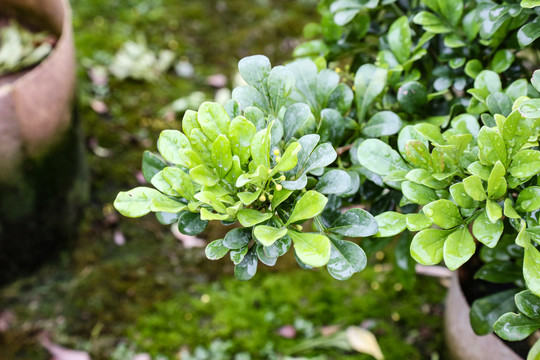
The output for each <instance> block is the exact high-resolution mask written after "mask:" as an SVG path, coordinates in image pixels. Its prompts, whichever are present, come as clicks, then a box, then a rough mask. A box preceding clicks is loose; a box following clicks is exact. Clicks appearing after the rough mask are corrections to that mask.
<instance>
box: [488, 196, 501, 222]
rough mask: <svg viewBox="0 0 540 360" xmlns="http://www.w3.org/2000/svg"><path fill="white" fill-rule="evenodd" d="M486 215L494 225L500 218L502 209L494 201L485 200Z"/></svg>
mask: <svg viewBox="0 0 540 360" xmlns="http://www.w3.org/2000/svg"><path fill="white" fill-rule="evenodd" d="M486 213H487V217H488V219H489V221H491V222H492V223H495V222H496V221H497V220H499V219H500V218H501V217H502V209H501V207H500V206H499V204H497V203H496V202H495V201H493V200H490V199H487V201H486Z"/></svg>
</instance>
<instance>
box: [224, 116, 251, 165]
mask: <svg viewBox="0 0 540 360" xmlns="http://www.w3.org/2000/svg"><path fill="white" fill-rule="evenodd" d="M256 133H257V128H256V127H255V125H253V123H252V122H251V121H249V120H247V119H246V118H245V117H243V116H237V117H236V118H234V120H233V121H231V124H230V126H229V131H228V133H227V136H228V138H229V140H230V142H231V149H232V153H233V154H234V155H236V156H238V157H239V158H240V163H241V164H246V163H247V162H248V160H249V157H250V155H251V139H252V138H253V136H254V135H255V134H256Z"/></svg>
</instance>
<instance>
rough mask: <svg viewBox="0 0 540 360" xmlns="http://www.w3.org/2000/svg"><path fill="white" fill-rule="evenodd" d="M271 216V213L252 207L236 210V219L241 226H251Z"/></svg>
mask: <svg viewBox="0 0 540 360" xmlns="http://www.w3.org/2000/svg"><path fill="white" fill-rule="evenodd" d="M271 217H272V213H262V212H260V211H257V210H253V209H242V210H240V211H239V212H238V221H239V222H240V224H242V226H245V227H251V226H253V225H257V224H259V223H262V222H263V221H266V220H268V219H270V218H271Z"/></svg>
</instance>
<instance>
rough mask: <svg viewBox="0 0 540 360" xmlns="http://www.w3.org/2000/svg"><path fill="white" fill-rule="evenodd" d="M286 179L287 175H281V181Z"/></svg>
mask: <svg viewBox="0 0 540 360" xmlns="http://www.w3.org/2000/svg"><path fill="white" fill-rule="evenodd" d="M285 179H287V178H286V177H285V175H281V176H280V177H279V180H281V181H285Z"/></svg>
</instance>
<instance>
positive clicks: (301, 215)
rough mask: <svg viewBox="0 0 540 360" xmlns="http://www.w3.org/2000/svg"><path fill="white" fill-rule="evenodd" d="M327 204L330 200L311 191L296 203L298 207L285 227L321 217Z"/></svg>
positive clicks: (295, 207)
mask: <svg viewBox="0 0 540 360" xmlns="http://www.w3.org/2000/svg"><path fill="white" fill-rule="evenodd" d="M327 202H328V199H327V198H326V197H325V196H324V195H322V194H320V193H318V192H316V191H313V190H310V191H308V192H306V193H305V194H304V195H303V196H302V197H301V198H300V200H298V201H297V202H296V205H295V206H294V209H293V211H292V212H291V215H290V217H289V220H287V223H286V224H285V226H287V225H289V224H292V223H295V222H298V221H303V220H307V219H311V218H313V217H315V216H317V215H319V214H320V213H321V212H322V211H323V209H324V207H325V205H326V203H327ZM293 240H294V239H293ZM308 265H309V264H308Z"/></svg>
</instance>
